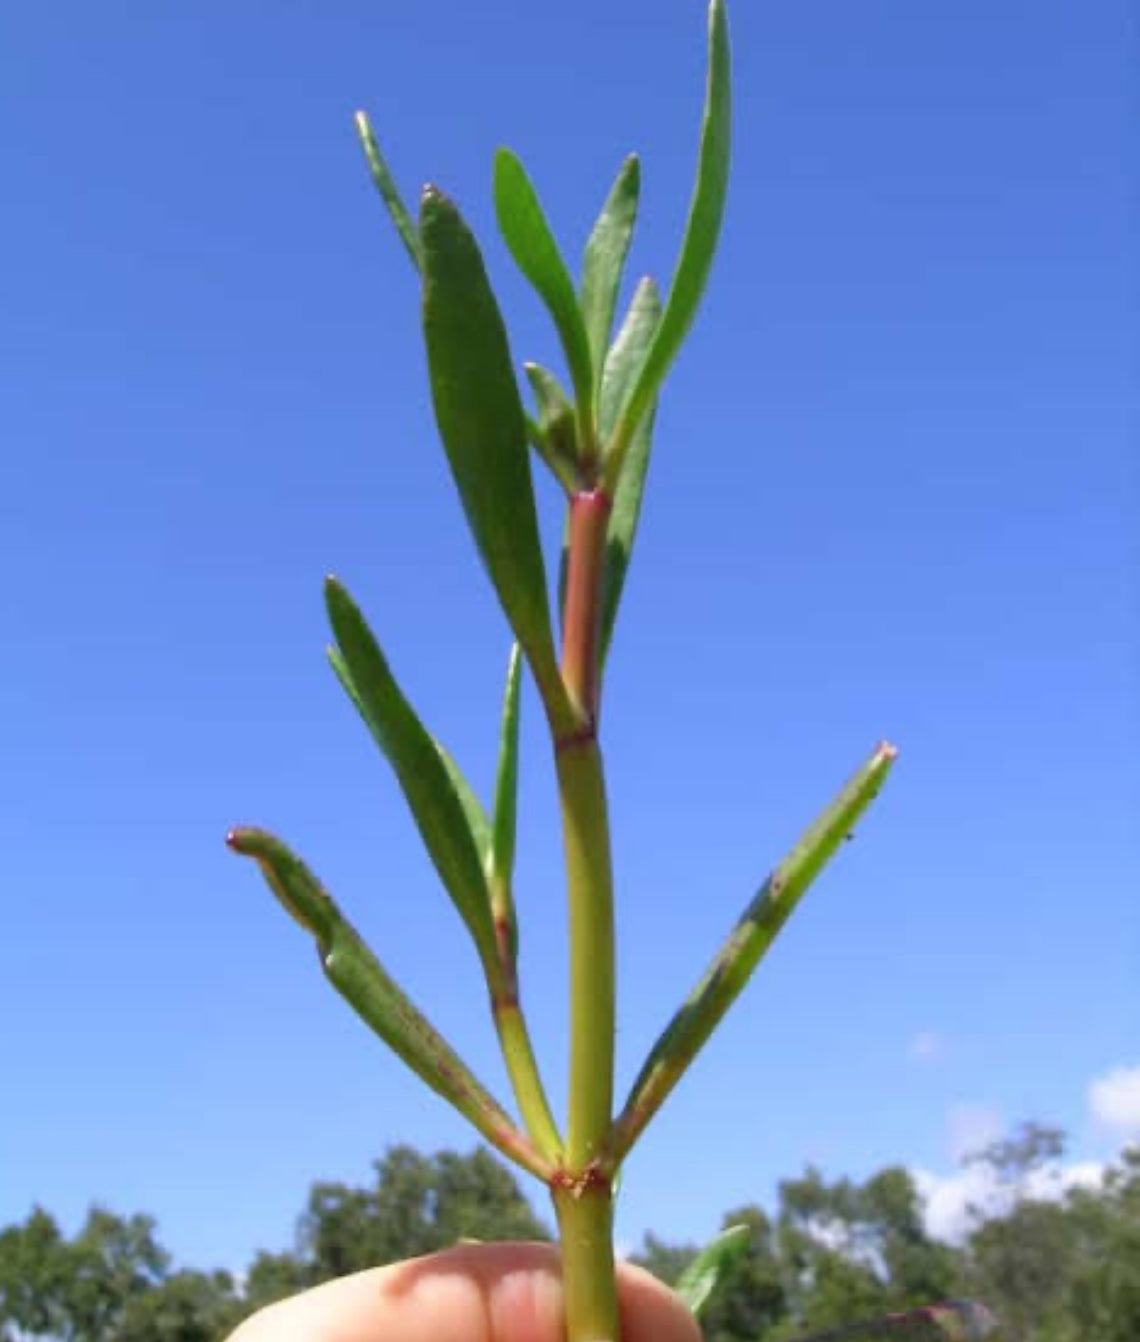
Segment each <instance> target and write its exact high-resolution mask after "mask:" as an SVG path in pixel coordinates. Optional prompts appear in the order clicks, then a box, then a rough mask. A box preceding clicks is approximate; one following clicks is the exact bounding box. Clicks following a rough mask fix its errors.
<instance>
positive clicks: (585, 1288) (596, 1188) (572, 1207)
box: [554, 1183, 619, 1342]
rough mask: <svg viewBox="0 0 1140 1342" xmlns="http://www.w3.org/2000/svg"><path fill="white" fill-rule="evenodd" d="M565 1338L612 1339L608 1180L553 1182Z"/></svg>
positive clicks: (584, 1341) (572, 1341)
mask: <svg viewBox="0 0 1140 1342" xmlns="http://www.w3.org/2000/svg"><path fill="white" fill-rule="evenodd" d="M554 1210H555V1213H556V1215H557V1217H558V1235H559V1238H560V1239H561V1241H562V1293H563V1300H564V1302H565V1309H566V1337H567V1339H568V1342H617V1338H618V1335H619V1329H618V1307H617V1291H616V1289H615V1279H614V1250H613V1197H612V1194H611V1190H610V1186H609V1184H608V1183H599V1184H591V1185H589V1186H587V1187H585V1188H576V1187H558V1186H556V1187H555V1190H554Z"/></svg>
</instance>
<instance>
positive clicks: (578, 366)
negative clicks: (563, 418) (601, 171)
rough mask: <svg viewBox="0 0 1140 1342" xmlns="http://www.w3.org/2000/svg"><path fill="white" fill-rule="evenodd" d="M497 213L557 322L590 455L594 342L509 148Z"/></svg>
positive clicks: (500, 171) (500, 174)
mask: <svg viewBox="0 0 1140 1342" xmlns="http://www.w3.org/2000/svg"><path fill="white" fill-rule="evenodd" d="M495 213H496V215H497V217H498V220H499V231H500V232H501V233H502V235H503V240H504V241H505V242H506V244H507V248H508V249H509V251H510V253H511V255H512V256H513V257H514V259H515V263H516V264H517V265H518V268H519V269H520V270H521V271H522V273H523V274H524V275H525V276H526V277H527V279H528V280H530V282H531V284H532V285H533V286H534V288H535V289H536V290H537V292H538V295H539V297H540V298H541V299H542V301H543V302H544V303H545V304H546V308H547V310H548V311H549V313H550V315H551V317H552V318H553V320H554V325H555V327H556V329H557V331H558V337H559V339H560V341H561V342H562V352H563V353H564V354H565V356H566V364H567V367H568V368H569V369H570V380H571V382H573V384H574V396H575V398H576V400H577V402H578V413H579V415H580V416H581V422H582V427H583V429H584V432H583V434H582V439H583V441H582V442H581V443H580V444H579V447H580V449H581V450H582V451H589V450H590V449H591V447H592V442H591V440H592V438H593V424H594V366H593V361H592V360H591V358H590V339H589V336H588V335H587V334H586V324H585V322H584V321H583V318H582V309H581V308H580V307H579V306H578V295H577V294H576V293H575V292H574V284H573V281H572V280H571V279H570V272H569V271H568V270H567V269H566V263H565V262H564V261H563V259H562V254H561V252H559V250H558V244H557V243H556V242H555V241H554V235H553V233H551V231H550V225H549V224H548V223H547V222H546V216H545V215H544V214H543V212H542V206H541V205H540V204H539V201H538V196H537V194H536V192H535V189H534V186H533V185H532V184H531V180H530V178H529V177H528V176H527V175H526V169H525V168H524V167H523V165H522V164H521V163H520V162H519V160H518V157H517V156H516V155H515V154H513V153H512V152H511V151H510V150H509V149H500V150H499V151H498V153H497V154H496V155H495Z"/></svg>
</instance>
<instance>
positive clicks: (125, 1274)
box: [0, 1124, 1140, 1342]
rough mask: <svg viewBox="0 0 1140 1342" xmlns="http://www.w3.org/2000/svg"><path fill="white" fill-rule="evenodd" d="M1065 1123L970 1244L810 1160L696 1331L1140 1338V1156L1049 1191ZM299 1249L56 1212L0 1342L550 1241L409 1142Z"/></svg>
mask: <svg viewBox="0 0 1140 1342" xmlns="http://www.w3.org/2000/svg"><path fill="white" fill-rule="evenodd" d="M1063 1147H1064V1140H1063V1137H1062V1135H1061V1134H1060V1133H1059V1132H1056V1131H1055V1130H1053V1129H1049V1128H1044V1127H1040V1126H1037V1125H1033V1124H1027V1125H1025V1126H1023V1127H1022V1128H1020V1129H1019V1130H1018V1131H1017V1132H1015V1133H1014V1134H1013V1135H1012V1136H1011V1137H1009V1138H1007V1139H1006V1140H1004V1141H1002V1142H998V1143H995V1144H994V1145H993V1146H991V1147H989V1148H988V1149H987V1150H985V1151H983V1152H980V1153H979V1154H978V1155H977V1156H975V1157H972V1158H971V1160H972V1161H974V1162H980V1163H982V1164H984V1165H985V1166H986V1168H987V1170H988V1172H989V1178H990V1182H991V1183H992V1185H993V1186H994V1187H995V1188H996V1189H997V1190H998V1197H997V1199H996V1201H995V1204H994V1205H993V1206H991V1207H987V1208H985V1209H982V1208H979V1209H977V1210H976V1211H975V1213H974V1217H973V1222H972V1226H971V1228H970V1229H969V1231H968V1233H967V1234H966V1235H965V1237H964V1238H963V1240H962V1242H961V1243H958V1244H954V1245H951V1244H947V1243H945V1242H944V1241H941V1240H939V1239H936V1238H934V1237H933V1236H932V1235H931V1234H930V1232H929V1230H928V1229H927V1225H926V1218H925V1215H924V1207H923V1202H922V1197H921V1195H920V1193H919V1190H918V1188H917V1186H916V1184H915V1181H914V1178H913V1177H912V1175H911V1174H910V1172H909V1171H908V1170H906V1169H904V1168H902V1167H900V1166H892V1167H889V1168H887V1169H883V1170H880V1171H879V1172H878V1173H876V1174H874V1175H873V1176H872V1177H871V1178H869V1179H867V1180H866V1181H865V1182H863V1183H857V1182H854V1181H852V1180H850V1179H842V1178H841V1179H837V1180H830V1181H829V1180H828V1179H827V1178H825V1177H824V1175H823V1174H822V1173H821V1172H820V1171H819V1170H817V1169H813V1168H809V1169H807V1170H805V1171H804V1172H803V1173H802V1174H801V1175H799V1176H798V1177H796V1178H793V1179H788V1180H785V1181H784V1182H783V1183H782V1184H781V1185H780V1188H779V1195H778V1205H777V1206H776V1208H775V1209H774V1211H773V1212H772V1213H771V1214H770V1213H769V1212H768V1211H766V1210H764V1209H762V1208H761V1207H759V1206H757V1205H754V1204H747V1205H744V1206H741V1207H737V1208H734V1209H731V1210H729V1211H728V1212H726V1214H725V1216H724V1218H723V1224H724V1225H725V1226H729V1225H739V1224H741V1223H743V1224H746V1225H748V1226H749V1228H750V1230H751V1239H750V1243H749V1247H748V1250H747V1252H746V1253H744V1254H742V1255H741V1256H740V1257H739V1258H738V1259H736V1260H735V1261H734V1262H733V1264H732V1266H731V1267H730V1268H729V1269H728V1273H727V1276H726V1278H725V1280H724V1281H723V1282H722V1284H721V1286H720V1288H719V1290H718V1293H717V1294H716V1296H715V1297H714V1298H713V1300H712V1301H711V1303H710V1304H709V1306H708V1308H707V1310H706V1311H705V1314H704V1316H703V1320H702V1326H703V1329H704V1336H705V1338H706V1342H788V1340H789V1339H791V1338H794V1337H797V1336H800V1335H802V1334H804V1333H810V1332H814V1331H817V1330H824V1329H827V1328H831V1327H834V1326H837V1325H840V1324H843V1323H846V1322H851V1321H854V1320H857V1319H862V1318H868V1317H873V1316H875V1315H879V1314H883V1313H886V1312H888V1311H894V1310H902V1309H906V1308H910V1307H914V1306H917V1305H923V1304H930V1303H933V1302H936V1301H938V1300H944V1299H949V1298H953V1297H956V1296H970V1297H972V1298H975V1299H979V1300H982V1301H984V1302H985V1303H986V1304H987V1305H988V1306H989V1307H990V1308H991V1309H992V1310H993V1311H994V1312H995V1313H996V1314H997V1315H998V1317H999V1318H1000V1319H1001V1322H1002V1334H1001V1336H1002V1339H1003V1342H1136V1339H1137V1338H1140V1148H1135V1149H1132V1150H1128V1151H1125V1152H1124V1153H1123V1155H1122V1156H1121V1158H1120V1160H1119V1161H1118V1162H1117V1164H1116V1165H1115V1166H1114V1167H1112V1168H1111V1169H1110V1170H1109V1171H1108V1173H1107V1175H1106V1178H1105V1180H1104V1182H1103V1184H1102V1186H1100V1187H1098V1188H1075V1189H1071V1190H1069V1191H1068V1192H1062V1191H1061V1190H1059V1189H1051V1188H1050V1187H1049V1185H1048V1181H1047V1180H1044V1179H1043V1178H1042V1177H1041V1172H1042V1171H1043V1170H1045V1169H1047V1168H1048V1167H1049V1166H1050V1165H1051V1164H1052V1163H1055V1162H1056V1160H1057V1159H1058V1158H1059V1157H1060V1156H1061V1154H1062V1152H1063ZM295 1229H296V1233H295V1241H294V1245H293V1247H292V1248H291V1249H289V1250H286V1251H278V1252H269V1251H262V1252H260V1253H258V1254H257V1255H256V1257H255V1258H254V1260H253V1262H252V1263H251V1264H250V1265H249V1266H248V1268H247V1270H246V1271H245V1272H244V1273H242V1274H240V1276H239V1277H235V1275H233V1274H231V1272H229V1271H222V1270H216V1269H197V1268H190V1267H183V1266H177V1267H176V1266H175V1265H174V1264H173V1263H172V1261H171V1257H170V1255H169V1254H168V1253H167V1251H166V1250H165V1249H164V1248H163V1247H162V1245H161V1244H160V1242H159V1240H158V1238H157V1230H156V1224H155V1221H154V1219H153V1218H152V1217H151V1216H148V1215H142V1214H135V1215H131V1216H121V1215H118V1214H116V1213H114V1212H112V1211H109V1210H108V1209H106V1208H103V1207H93V1208H92V1209H91V1210H90V1212H89V1213H88V1215H87V1217H86V1219H85V1220H84V1222H83V1224H82V1225H81V1226H80V1227H79V1228H78V1230H77V1231H76V1233H75V1234H74V1235H72V1236H70V1237H68V1236H67V1235H65V1234H64V1233H63V1231H62V1230H61V1229H60V1227H59V1225H58V1224H57V1222H56V1220H55V1219H54V1217H52V1216H51V1214H50V1213H49V1212H47V1211H45V1210H44V1209H43V1208H40V1207H36V1208H33V1209H32V1211H31V1212H30V1214H29V1215H28V1217H27V1218H26V1220H25V1221H23V1222H22V1223H20V1224H16V1225H10V1226H8V1227H7V1228H6V1229H4V1230H2V1231H0V1342H15V1339H21V1340H22V1339H25V1338H35V1339H52V1342H222V1339H224V1338H225V1337H226V1336H227V1335H228V1333H229V1332H230V1331H231V1330H232V1329H233V1328H234V1327H235V1326H236V1325H237V1323H238V1322H239V1321H240V1320H241V1319H242V1318H244V1317H246V1316H247V1315H248V1314H250V1313H252V1312H253V1311H254V1310H256V1309H259V1308H261V1307H262V1306H263V1305H266V1304H269V1303H271V1302H272V1301H274V1300H278V1299H281V1298H282V1297H284V1296H287V1295H291V1294H293V1293H294V1292H296V1291H299V1290H303V1289H304V1288H305V1287H307V1286H312V1285H316V1284H317V1283H319V1282H322V1281H327V1280H329V1279H330V1278H332V1277H337V1276H341V1275H343V1274H344V1273H347V1272H355V1271H358V1270H360V1269H361V1268H365V1267H372V1266H376V1265H377V1264H381V1263H386V1262H392V1261H395V1260H397V1259H401V1258H407V1257H411V1256H415V1255H417V1254H423V1253H430V1252H432V1251H433V1250H436V1249H440V1248H444V1247H446V1246H448V1245H451V1244H454V1243H455V1242H456V1241H457V1240H460V1239H481V1240H491V1239H546V1238H549V1231H548V1230H547V1227H546V1226H545V1224H544V1223H543V1222H542V1220H541V1219H540V1218H539V1217H538V1216H537V1215H536V1213H535V1212H534V1210H533V1209H532V1207H531V1205H530V1203H529V1202H528V1201H527V1199H526V1198H525V1196H524V1195H523V1193H522V1191H521V1190H520V1188H519V1186H518V1184H517V1183H516V1181H515V1179H514V1176H513V1175H512V1174H511V1173H509V1172H508V1171H507V1170H506V1169H505V1168H504V1167H503V1166H502V1165H500V1164H499V1163H498V1161H497V1160H495V1159H494V1158H493V1157H492V1156H490V1155H488V1154H487V1152H486V1151H484V1150H481V1149H477V1150H475V1151H473V1152H472V1153H470V1154H468V1155H461V1154H458V1153H456V1152H453V1151H441V1152H438V1153H436V1154H435V1155H424V1154H421V1153H420V1152H418V1151H416V1150H414V1149H413V1148H411V1147H408V1146H396V1147H392V1148H391V1149H389V1150H388V1151H387V1152H386V1153H385V1155H384V1156H383V1157H382V1158H381V1159H379V1160H378V1161H376V1162H375V1164H374V1165H373V1167H372V1174H371V1177H370V1179H369V1180H368V1181H367V1182H366V1183H365V1184H364V1185H362V1186H360V1187H354V1186H351V1185H348V1184H344V1183H330V1182H318V1183H315V1184H313V1186H312V1187H311V1189H310V1191H309V1196H308V1199H307V1201H306V1204H305V1206H304V1208H303V1210H302V1211H301V1214H300V1216H299V1217H298V1220H297V1225H296V1228H295ZM695 1252H696V1250H695V1247H694V1246H692V1245H686V1244H670V1243H668V1242H666V1241H665V1240H663V1239H661V1238H660V1237H658V1236H656V1235H653V1234H648V1235H646V1237H645V1240H644V1242H643V1244H642V1246H641V1248H640V1250H639V1252H638V1253H637V1254H636V1255H635V1258H636V1260H637V1261H639V1262H641V1263H642V1264H643V1265H644V1266H646V1267H648V1268H649V1270H650V1271H652V1272H654V1273H656V1274H657V1275H658V1276H660V1277H661V1278H662V1279H663V1280H665V1281H667V1282H675V1281H676V1280H677V1278H678V1277H679V1275H680V1274H681V1272H682V1271H683V1270H684V1268H685V1267H686V1266H687V1264H688V1263H689V1262H690V1261H691V1259H692V1258H693V1256H694V1254H695Z"/></svg>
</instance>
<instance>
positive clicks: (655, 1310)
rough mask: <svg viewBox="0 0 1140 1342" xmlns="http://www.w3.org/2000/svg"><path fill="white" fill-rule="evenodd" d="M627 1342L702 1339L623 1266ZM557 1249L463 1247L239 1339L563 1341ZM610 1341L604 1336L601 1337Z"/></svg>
mask: <svg viewBox="0 0 1140 1342" xmlns="http://www.w3.org/2000/svg"><path fill="white" fill-rule="evenodd" d="M618 1307H619V1312H620V1318H621V1331H622V1338H621V1342H700V1333H699V1332H698V1330H697V1325H696V1323H695V1322H694V1320H693V1317H692V1315H691V1314H690V1313H689V1312H688V1310H687V1309H686V1308H685V1306H684V1305H683V1304H682V1303H681V1301H680V1299H679V1298H678V1297H677V1296H676V1295H674V1294H673V1292H672V1291H670V1290H669V1289H668V1287H666V1286H663V1285H662V1284H661V1283H660V1282H659V1281H657V1279H656V1278H655V1277H651V1276H650V1275H649V1273H648V1272H644V1271H643V1270H642V1269H641V1268H636V1267H632V1266H630V1265H628V1264H624V1263H623V1264H622V1265H621V1266H620V1267H619V1269H618ZM564 1338H565V1324H564V1320H563V1309H562V1279H561V1273H560V1270H559V1263H558V1252H557V1250H556V1249H555V1248H554V1247H553V1245H549V1244H478V1245H462V1246H460V1247H458V1248H455V1249H448V1250H445V1251H444V1252H443V1253H436V1254H429V1255H428V1256H427V1257H425V1258H411V1259H408V1260H407V1261H406V1262H403V1263H393V1264H392V1265H391V1266H389V1267H381V1268H373V1269H371V1270H370V1271H367V1272H358V1273H356V1274H355V1275H354V1276H351V1277H342V1278H341V1279H340V1280H339V1281H332V1282H328V1283H326V1284H325V1285H324V1286H318V1287H316V1288H315V1289H314V1290H311V1291H305V1292H304V1293H303V1294H302V1295H298V1296H294V1297H293V1298H292V1299H290V1300H283V1301H281V1302H280V1303H279V1304H276V1305H271V1306H270V1307H269V1308H268V1309H264V1310H262V1311H261V1312H260V1313H258V1314H255V1315H254V1316H253V1318H251V1319H248V1320H247V1321H246V1322H245V1323H244V1324H242V1326H241V1327H240V1328H239V1329H238V1330H237V1332H236V1333H234V1334H233V1335H232V1336H231V1338H230V1342H563V1339H564ZM598 1342H604V1339H598Z"/></svg>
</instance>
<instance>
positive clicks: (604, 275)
mask: <svg viewBox="0 0 1140 1342" xmlns="http://www.w3.org/2000/svg"><path fill="white" fill-rule="evenodd" d="M640 191H641V166H640V164H639V163H638V159H637V155H636V154H630V156H629V157H628V158H627V159H626V160H625V162H624V163H623V164H622V165H621V167H620V168H619V169H618V175H617V177H616V178H615V179H614V184H613V186H612V187H611V188H610V194H609V195H608V196H607V197H606V201H605V204H604V205H603V206H602V208H601V212H600V213H599V215H598V218H597V221H596V222H595V224H594V228H593V231H592V232H591V234H590V239H589V241H588V242H587V243H586V254H585V256H584V257H583V259H582V289H581V299H582V313H583V316H584V318H585V322H586V332H587V334H588V336H589V340H590V355H591V358H592V360H593V364H594V368H595V369H600V368H601V367H602V366H603V365H604V363H605V359H606V348H607V346H608V345H609V340H610V330H611V328H612V326H613V322H614V308H615V307H616V306H617V296H618V287H619V285H620V284H621V274H622V270H623V269H624V268H625V258H626V255H627V254H628V252H629V244H630V240H631V238H632V237H633V225H634V222H635V221H636V219H637V200H638V195H639V194H640Z"/></svg>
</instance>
